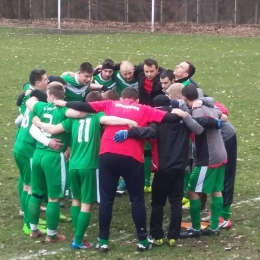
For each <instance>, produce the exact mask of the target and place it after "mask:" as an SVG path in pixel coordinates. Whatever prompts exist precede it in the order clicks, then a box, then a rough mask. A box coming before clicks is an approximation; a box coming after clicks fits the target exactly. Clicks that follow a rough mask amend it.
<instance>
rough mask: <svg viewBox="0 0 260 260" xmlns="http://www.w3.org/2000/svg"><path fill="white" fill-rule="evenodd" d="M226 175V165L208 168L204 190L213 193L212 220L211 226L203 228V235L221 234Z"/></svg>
mask: <svg viewBox="0 0 260 260" xmlns="http://www.w3.org/2000/svg"><path fill="white" fill-rule="evenodd" d="M224 176H225V165H222V166H220V167H218V168H208V170H207V173H206V176H205V180H204V183H203V187H202V192H204V193H207V194H210V193H211V194H212V200H211V204H210V209H211V222H210V226H209V227H208V228H206V229H204V230H202V235H219V234H220V233H219V229H218V225H219V217H220V213H221V209H222V205H223V197H222V193H221V191H222V190H223V184H224Z"/></svg>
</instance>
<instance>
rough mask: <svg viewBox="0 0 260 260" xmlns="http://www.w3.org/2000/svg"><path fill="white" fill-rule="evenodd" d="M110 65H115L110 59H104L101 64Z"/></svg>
mask: <svg viewBox="0 0 260 260" xmlns="http://www.w3.org/2000/svg"><path fill="white" fill-rule="evenodd" d="M107 64H109V65H112V66H115V62H114V61H113V60H112V59H105V60H104V61H103V62H102V65H107Z"/></svg>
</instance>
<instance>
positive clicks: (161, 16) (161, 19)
mask: <svg viewBox="0 0 260 260" xmlns="http://www.w3.org/2000/svg"><path fill="white" fill-rule="evenodd" d="M160 21H161V23H162V22H163V0H161V9H160Z"/></svg>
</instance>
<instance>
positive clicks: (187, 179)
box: [184, 171, 190, 199]
mask: <svg viewBox="0 0 260 260" xmlns="http://www.w3.org/2000/svg"><path fill="white" fill-rule="evenodd" d="M189 181H190V172H189V171H185V175H184V197H185V198H186V199H189V196H188V194H187V187H188V184H189Z"/></svg>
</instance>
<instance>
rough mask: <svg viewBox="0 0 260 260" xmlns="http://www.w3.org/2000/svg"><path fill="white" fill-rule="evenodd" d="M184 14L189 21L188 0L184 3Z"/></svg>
mask: <svg viewBox="0 0 260 260" xmlns="http://www.w3.org/2000/svg"><path fill="white" fill-rule="evenodd" d="M184 8H185V9H184V15H185V23H187V22H188V0H185V3H184Z"/></svg>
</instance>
